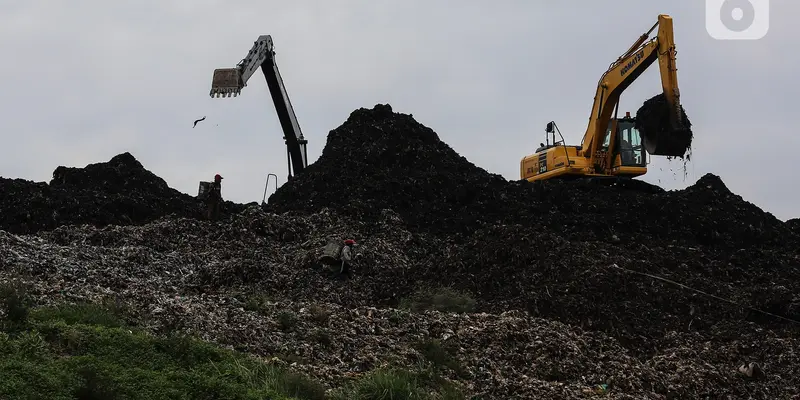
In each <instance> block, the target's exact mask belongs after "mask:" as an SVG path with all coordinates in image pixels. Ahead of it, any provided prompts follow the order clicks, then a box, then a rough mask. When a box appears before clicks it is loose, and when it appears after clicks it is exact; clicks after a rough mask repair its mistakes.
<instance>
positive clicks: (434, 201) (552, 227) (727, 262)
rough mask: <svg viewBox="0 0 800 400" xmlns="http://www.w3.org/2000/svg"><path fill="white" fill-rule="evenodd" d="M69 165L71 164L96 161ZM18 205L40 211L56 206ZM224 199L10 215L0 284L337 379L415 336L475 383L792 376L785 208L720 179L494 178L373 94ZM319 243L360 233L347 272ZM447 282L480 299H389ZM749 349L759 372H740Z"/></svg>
mask: <svg viewBox="0 0 800 400" xmlns="http://www.w3.org/2000/svg"><path fill="white" fill-rule="evenodd" d="M131 158H132V157H131ZM84 170H85V171H86V172H85V173H83V174H82V175H81V174H77V175H74V178H68V179H65V180H66V181H70V179H72V182H81V181H82V179H90V178H79V177H80V176H84V177H89V176H98V175H94V173H93V172H90V171H91V169H90V168H89V167H87V168H86V169H84ZM343 172H346V173H343ZM91 179H93V180H95V181H100V179H98V178H91ZM132 181H133V179H132ZM8 182H12V183H13V181H8V180H5V181H2V182H0V190H2V191H6V192H7V191H8V190H9V189H8V186H9V184H8ZM14 184H16V183H14ZM40 185H41V187H43V188H44V189H42V190H45V189H47V190H50V191H53V190H63V193H73V196H74V193H82V192H81V191H83V190H90V189H89V188H81V187H79V186H80V185H79V184H77V183H73V185H74V187H67V186H64V185H66V184H62V185H61V186H59V185H58V184H57V183H56V182H54V183H51V185H46V184H40ZM12 187H14V186H13V185H12ZM157 187H159V186H157V185H156V186H153V189H152V190H153V191H154V192H157ZM160 187H163V186H160ZM17 190H20V189H17ZM113 190H114V189H108V192H112V191H113ZM120 191H123V189H120ZM126 193H129V192H126ZM164 193H167V192H164ZM127 196H132V195H130V194H128V195H127ZM162 196H165V197H164V198H166V197H167V194H162ZM32 198H35V197H34V196H29V197H27V199H32ZM128 198H131V197H128ZM176 198H177V197H176ZM28 202H29V203H30V200H28ZM0 204H3V205H4V209H8V210H11V211H13V212H15V213H18V214H20V213H23V212H25V210H26V209H25V208H23V206H22V204H23V202H21V201H18V202H17V203H10V202H8V201H6V200H3V201H2V202H0ZM14 204H16V205H14ZM31 204H36V207H29V208H30V209H34V208H35V209H36V210H37V211H36V213H38V214H34V215H39V214H41V215H44V213H45V212H47V211H48V209H47V207H49V206H50V205H51V204H53V203H48V202H42V203H31ZM192 206H195V205H194V203H192ZM14 207H17V208H14ZM235 207H236V208H231V209H232V210H233V211H234V212H232V213H230V214H229V215H228V216H227V218H226V220H224V221H220V222H208V221H203V220H201V219H197V218H196V217H195V216H194V215H192V214H188V213H187V214H181V213H180V212H178V211H173V212H172V215H167V214H168V213H162V214H161V215H162V217H160V218H157V219H153V220H150V221H149V222H146V223H145V222H143V223H141V224H133V225H129V224H126V220H122V219H120V220H117V221H118V222H116V223H113V224H112V225H105V224H87V225H82V226H73V225H63V226H58V227H55V228H51V229H47V230H43V231H39V232H38V233H36V234H35V235H21V236H19V235H15V234H12V233H9V232H13V231H12V230H10V229H6V228H5V227H4V228H2V229H3V230H5V231H7V232H3V231H0V260H2V264H0V280H3V279H5V278H7V277H8V276H10V275H9V274H10V272H9V271H13V272H14V273H15V274H19V275H21V276H25V277H27V278H26V279H28V280H29V281H30V282H31V283H32V284H33V285H34V289H33V293H34V294H36V296H37V298H38V299H40V301H42V302H45V303H46V302H55V301H60V300H64V299H66V300H75V299H89V300H93V301H99V299H101V298H103V297H106V296H109V295H113V296H116V297H117V298H118V299H121V300H122V301H124V302H125V303H127V304H130V305H132V306H133V309H134V310H136V313H137V316H138V317H139V318H140V319H141V320H142V321H146V325H147V326H148V327H149V328H150V329H153V330H154V331H157V332H159V331H167V330H170V329H183V330H187V331H190V332H192V333H195V334H198V335H201V336H202V337H204V338H206V339H208V340H212V341H215V342H218V343H221V344H226V345H230V346H233V347H235V348H237V349H239V350H242V351H249V352H253V353H256V354H259V355H262V356H265V357H279V358H283V359H286V360H289V361H287V362H289V363H295V364H293V368H297V369H300V370H303V371H305V372H308V373H310V374H312V375H314V376H315V377H318V378H319V379H322V380H323V381H325V382H327V383H329V384H331V385H334V384H337V383H340V382H341V381H342V380H343V379H348V378H350V377H352V376H354V375H357V374H360V373H362V372H365V371H368V370H370V369H373V368H376V367H377V366H378V365H382V364H383V363H399V364H401V365H416V363H418V362H419V360H420V357H422V351H421V350H419V348H418V347H416V346H417V344H416V343H417V342H418V341H420V340H430V339H435V340H440V341H441V342H442V343H443V346H445V347H447V348H448V349H451V351H452V352H453V353H452V354H451V355H450V356H451V357H454V359H455V360H457V362H456V363H450V364H448V365H450V366H449V367H448V368H446V369H445V370H444V371H443V372H441V373H442V374H443V375H444V376H446V377H447V378H449V379H452V380H455V381H459V382H461V383H463V384H464V385H465V386H466V387H467V388H468V392H469V393H470V394H472V395H475V394H479V393H482V394H483V396H485V398H515V397H519V398H542V399H551V398H552V399H571V398H590V397H591V396H594V394H593V393H592V391H593V390H597V388H598V387H602V388H604V389H603V390H607V391H608V393H607V395H609V396H610V397H611V398H620V399H622V398H626V399H627V398H630V399H642V398H653V399H666V398H704V396H705V397H709V396H710V397H714V398H717V397H725V398H746V397H753V398H770V399H772V398H787V397H788V396H789V394H788V393H796V392H798V391H799V390H800V377H798V375H797V374H796V371H797V370H798V369H800V353H798V352H797V350H796V349H797V348H798V345H800V343H799V342H798V339H797V337H798V333H800V329H798V326H799V325H800V324H797V323H794V322H791V321H790V320H800V296H798V295H797V294H796V293H800V276H798V275H799V274H800V233H798V231H797V226H798V225H797V221H798V220H792V221H789V222H786V223H784V222H781V221H780V220H778V219H776V218H774V217H773V216H772V215H770V214H768V213H765V212H763V211H762V210H760V209H759V208H758V207H756V206H754V205H753V204H750V203H748V202H747V201H745V200H743V199H742V198H741V197H740V196H737V195H735V194H733V193H731V192H730V190H728V188H727V187H726V186H725V184H724V182H723V181H722V180H721V179H720V178H719V177H717V176H715V175H711V174H709V175H705V176H703V177H702V178H700V179H699V180H698V181H697V182H696V183H695V184H694V185H692V186H690V187H688V188H687V189H685V190H679V191H670V192H667V191H664V190H661V189H660V188H657V187H654V186H651V185H648V184H645V183H642V182H639V183H638V184H631V185H627V186H626V187H607V186H599V185H595V184H589V183H580V182H555V181H554V182H536V183H529V182H520V181H511V182H509V181H506V180H505V179H503V178H502V177H499V176H497V175H493V174H490V173H488V172H486V171H485V170H483V169H481V168H479V167H477V166H475V165H473V164H472V163H470V162H469V161H468V160H466V159H465V158H463V157H461V156H460V155H458V153H456V152H455V151H454V150H453V149H452V148H450V147H449V146H447V145H446V144H445V143H444V142H442V141H441V140H440V138H439V137H438V136H437V134H436V133H435V132H434V131H432V130H431V129H429V128H427V127H425V126H423V125H421V124H419V123H418V122H416V121H415V120H414V119H413V118H412V117H411V116H410V115H404V114H399V113H394V112H393V111H392V110H391V107H390V106H388V105H377V106H375V107H374V108H372V109H359V110H356V111H354V112H353V113H352V114H351V116H350V118H348V120H347V121H346V122H345V123H344V124H343V125H342V126H340V127H339V128H337V129H334V130H333V131H331V132H330V134H329V136H328V142H327V144H326V146H325V148H324V150H323V152H322V156H321V157H320V158H319V159H318V161H316V162H315V163H313V164H312V165H310V166H309V168H308V169H307V171H306V173H304V174H302V175H300V176H298V177H296V179H294V180H293V181H292V182H290V183H287V184H285V185H284V186H282V187H281V188H279V190H278V191H277V192H276V193H275V194H273V195H272V196H271V197H270V199H269V203H268V206H267V207H265V208H262V207H259V206H257V205H253V206H250V207H247V208H245V207H244V206H241V205H237V206H235ZM39 208H41V210H40V209H39ZM154 214H155V213H153V214H151V215H154ZM63 222H65V221H63V220H62V221H56V223H63ZM66 222H69V221H66ZM80 223H82V222H80ZM4 226H8V225H4ZM329 238H334V239H339V240H342V239H346V238H352V239H355V240H356V241H357V242H358V243H359V244H360V251H362V252H363V254H364V257H363V258H362V259H361V260H359V263H358V264H357V265H356V266H355V267H354V268H353V271H352V274H351V275H350V276H339V275H337V274H332V273H330V272H328V271H325V270H322V269H320V268H319V265H318V264H317V262H316V259H317V257H318V256H319V255H320V253H321V251H322V248H323V246H324V244H325V243H326V241H327V240H328V239H329ZM440 286H451V287H452V288H453V289H455V290H457V291H459V292H462V293H466V294H467V295H468V296H470V297H472V298H473V299H474V300H475V305H474V310H473V311H475V313H468V314H453V313H446V312H435V311H433V312H425V313H409V312H405V311H398V310H395V309H393V307H398V306H400V305H402V304H403V302H404V301H405V300H407V299H409V298H410V297H411V296H412V295H413V293H414V292H415V291H417V290H420V289H431V288H433V289H435V288H437V287H440ZM254 298H256V299H262V301H258V302H256V303H258V304H257V306H256V307H255V308H253V307H252V303H253V302H254V301H253V299H254ZM320 308H322V309H325V310H327V312H328V313H329V314H330V318H326V319H324V320H323V319H320V318H319V315H318V314H319V313H318V311H319V309H320ZM315 310H316V311H315ZM484 312H485V313H484ZM287 313H290V314H291V315H294V316H295V317H296V324H295V325H293V327H292V328H290V329H286V327H285V326H283V325H282V322H280V321H282V320H285V319H286V318H287V317H286V315H287ZM325 338H327V339H325ZM323 339H324V340H323ZM751 361H752V362H758V363H759V364H760V365H761V366H762V367H763V369H764V370H765V371H766V379H762V380H751V379H747V378H746V377H742V376H741V375H740V374H738V373H737V372H736V371H737V369H738V368H739V367H740V366H741V365H742V364H743V363H748V362H751ZM602 385H607V386H602Z"/></svg>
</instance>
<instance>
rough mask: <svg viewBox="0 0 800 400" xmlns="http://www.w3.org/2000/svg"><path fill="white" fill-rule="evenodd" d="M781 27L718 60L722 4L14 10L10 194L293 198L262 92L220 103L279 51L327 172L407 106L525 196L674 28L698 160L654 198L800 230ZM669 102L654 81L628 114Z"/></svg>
mask: <svg viewBox="0 0 800 400" xmlns="http://www.w3.org/2000/svg"><path fill="white" fill-rule="evenodd" d="M752 1H754V2H755V1H757V0H752ZM761 2H762V3H763V2H764V1H763V0H761ZM769 8H770V10H769V11H770V12H769V15H768V18H769V20H768V22H769V24H770V26H769V33H768V34H767V36H766V37H764V38H762V39H760V40H755V41H720V40H715V39H713V38H712V37H710V36H709V34H708V33H707V31H706V27H705V21H706V20H705V12H706V9H705V2H704V0H670V1H642V0H607V1H589V0H581V1H561V2H556V1H541V0H497V1H488V0H484V1H472V0H459V1H455V0H453V1H441V0H426V1H414V0H402V1H387V0H350V1H345V0H325V1H322V0H315V1H304V0H294V1H264V0H261V1H254V0H247V1H234V0H227V1H222V0H220V1H214V0H139V1H123V0H114V1H108V0H104V1H100V0H96V1H95V0H92V1H89V0H71V1H64V0H61V1H59V0H48V1H42V0H0V54H2V59H3V62H2V63H0V76H3V77H4V79H5V82H4V84H3V88H2V89H3V95H2V97H0V114H1V115H2V118H0V132H2V135H3V138H4V145H3V146H0V175H2V176H4V177H21V178H25V179H31V180H37V181H46V180H49V179H50V177H51V174H52V171H53V169H54V168H55V167H56V166H58V165H69V166H84V165H86V164H88V163H93V162H99V161H106V160H108V159H109V158H111V157H112V156H114V155H115V154H118V153H120V152H123V151H130V152H131V153H132V154H133V155H134V156H136V157H137V158H138V159H139V160H140V161H141V162H142V163H143V164H144V165H145V166H146V167H147V168H149V169H150V170H152V171H154V172H155V173H156V174H158V175H159V176H161V177H163V178H164V179H166V180H167V182H168V183H169V184H170V185H171V186H172V187H175V188H177V189H179V190H181V191H183V192H187V193H191V194H196V192H197V185H198V183H197V182H198V181H200V180H208V179H210V178H211V177H212V176H213V175H214V174H215V173H220V174H222V175H223V176H224V177H225V181H224V185H223V194H224V195H225V197H226V198H227V199H230V200H234V201H237V202H248V201H260V200H261V196H262V194H263V190H264V180H265V177H266V174H267V173H269V172H272V173H276V174H278V176H279V177H280V182H281V183H283V182H285V180H286V150H285V146H284V144H283V140H282V135H283V134H282V132H281V129H280V125H279V122H278V118H277V115H276V113H275V108H274V106H273V104H272V102H271V99H270V97H269V92H268V90H267V88H266V84H265V83H264V80H263V79H264V78H263V76H262V75H261V72H257V75H255V76H254V77H253V78H252V79H251V81H250V82H251V83H250V85H249V86H248V87H246V88H245V89H244V91H243V93H242V96H240V97H238V98H230V99H211V98H210V97H209V96H208V91H209V89H210V84H211V75H212V71H213V70H214V69H215V68H223V67H233V66H235V64H236V63H237V62H238V61H239V60H241V59H242V58H243V57H244V56H245V55H246V53H247V51H248V50H249V49H250V47H251V46H252V44H253V41H254V40H255V39H256V38H257V37H258V36H259V35H262V34H269V35H272V37H273V40H274V42H275V48H276V52H277V56H276V59H277V62H278V66H279V68H280V70H281V73H282V75H283V79H284V82H285V84H286V86H287V89H288V91H289V95H290V97H291V100H292V103H293V105H294V108H295V111H296V113H297V115H298V118H299V121H300V125H301V127H302V129H303V132H304V133H305V135H306V137H307V138H308V139H309V157H310V159H311V160H312V161H313V160H315V159H316V158H317V157H318V155H319V154H320V152H321V150H322V147H323V146H324V144H325V138H326V136H327V133H328V132H329V131H330V130H331V129H334V128H336V127H337V126H339V125H340V124H341V123H342V122H344V120H345V119H347V117H348V115H349V114H350V112H351V111H353V110H354V109H356V108H359V107H371V106H372V105H374V104H376V103H390V104H391V105H392V106H393V107H394V109H395V110H396V111H399V112H404V113H412V114H414V117H415V118H416V119H417V120H418V121H420V122H422V123H423V124H425V125H427V126H429V127H431V128H433V129H434V130H435V131H436V132H438V133H439V135H440V136H441V138H442V139H443V140H444V141H446V142H447V143H448V144H450V145H451V146H452V147H453V148H454V149H455V150H456V151H458V152H459V153H461V154H463V155H464V156H465V157H467V158H468V159H469V160H471V161H472V162H474V163H476V164H477V165H479V166H481V167H483V168H485V169H487V170H489V171H491V172H495V173H499V174H502V175H504V176H505V177H506V178H508V179H518V178H519V161H520V158H522V157H523V156H525V155H526V154H528V153H531V152H533V151H534V150H535V148H536V147H537V144H538V143H539V142H542V141H543V140H544V126H545V124H546V123H547V122H548V121H550V120H555V121H556V123H557V124H558V125H559V127H560V128H561V131H562V132H563V133H564V134H565V136H566V138H567V141H568V142H572V143H575V144H578V143H579V141H580V139H581V138H582V136H583V133H584V131H585V129H586V124H587V122H588V114H589V109H590V107H591V104H592V100H593V96H594V92H595V87H596V84H597V80H598V79H599V77H600V75H601V74H602V73H603V72H604V71H605V70H606V68H607V67H608V65H609V64H610V63H611V62H612V61H614V59H616V57H617V56H619V55H620V54H621V53H622V52H624V51H625V50H626V49H627V48H628V46H630V45H631V44H632V42H633V41H634V40H636V38H637V37H638V36H639V35H640V34H642V33H644V32H645V31H646V30H647V29H649V28H650V27H651V26H652V24H653V23H655V22H656V19H657V15H658V14H659V13H666V14H670V15H672V16H673V18H674V24H675V36H676V38H675V39H676V44H677V49H678V68H679V71H678V75H679V81H680V88H681V95H682V101H683V104H684V107H685V108H686V111H687V113H688V115H689V118H690V119H691V120H692V122H693V124H694V131H695V145H694V149H693V151H694V156H693V161H692V162H691V163H689V164H688V171H687V172H688V176H687V177H686V178H685V179H684V176H683V167H682V164H681V162H680V161H672V162H669V161H667V160H666V159H663V158H661V159H653V161H652V163H651V165H650V171H649V172H648V174H647V175H646V176H645V177H644V180H647V181H650V182H653V183H658V184H660V185H662V186H663V187H666V188H668V189H672V188H682V187H685V186H687V185H690V184H692V183H694V182H695V181H696V180H697V179H698V178H700V177H701V176H702V175H703V174H705V173H707V172H712V173H715V174H718V175H720V176H721V177H722V179H723V180H724V181H725V182H726V184H727V185H728V187H729V188H730V189H731V190H733V191H734V192H735V193H737V194H740V195H741V196H742V197H744V199H746V200H748V201H751V202H753V203H755V204H756V205H758V206H760V207H761V208H763V209H765V210H766V211H769V212H771V213H773V214H774V215H775V216H776V217H778V218H780V219H784V220H785V219H788V218H795V217H800V211H798V209H797V206H796V205H797V204H800V187H799V186H800V185H799V184H800V180H798V179H797V178H796V175H795V168H798V167H797V166H798V162H797V159H796V158H793V157H792V154H793V153H794V150H795V149H797V148H798V147H800V136H798V131H799V129H798V128H797V126H796V124H795V122H796V121H797V118H796V117H795V116H794V115H795V114H794V113H796V112H797V110H796V106H797V104H798V101H797V99H796V98H795V96H796V95H797V93H800V83H798V79H797V70H798V69H799V68H800V61H799V59H798V57H800V56H797V55H796V54H795V53H796V52H795V51H793V49H794V47H795V45H796V41H797V39H798V38H800V35H799V33H800V28H798V26H797V25H796V24H797V22H796V16H797V15H798V13H800V2H797V1H794V0H772V1H771V2H770V4H769ZM762 16H763V13H762ZM660 90H661V86H660V81H659V75H658V67H657V64H654V65H653V66H652V67H651V68H650V69H649V70H648V71H647V72H646V73H645V74H644V75H642V76H641V77H640V78H639V79H638V80H637V81H636V82H635V83H634V84H633V85H632V86H631V87H630V88H629V89H628V90H627V91H626V92H625V93H624V94H623V97H622V104H621V108H620V111H631V112H632V113H635V111H636V110H637V109H638V107H639V106H640V105H641V104H642V102H643V101H644V100H645V99H647V98H649V97H651V96H653V95H655V94H657V93H658V92H659V91H660ZM204 115H205V116H207V119H206V121H204V122H201V123H200V124H198V126H197V128H195V129H192V121H194V120H195V119H196V118H200V117H202V116H204ZM270 191H272V189H270Z"/></svg>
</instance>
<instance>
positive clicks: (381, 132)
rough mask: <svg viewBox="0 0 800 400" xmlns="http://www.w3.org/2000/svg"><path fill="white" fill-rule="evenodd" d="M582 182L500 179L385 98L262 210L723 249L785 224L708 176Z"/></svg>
mask: <svg viewBox="0 0 800 400" xmlns="http://www.w3.org/2000/svg"><path fill="white" fill-rule="evenodd" d="M630 185H631V186H632V187H630V188H621V187H616V186H612V187H604V186H600V185H597V184H592V183H583V182H559V181H548V182H535V183H530V182H526V181H514V182H508V181H506V180H505V179H503V178H502V177H500V176H498V175H494V174H490V173H488V172H486V171H485V170H483V169H481V168H479V167H477V166H475V165H474V164H472V163H471V162H469V161H468V160H466V159H465V158H464V157H463V156H461V155H459V154H458V153H457V152H456V151H454V150H453V149H452V148H450V147H449V146H448V145H447V144H446V143H444V142H443V141H442V140H440V138H439V137H438V135H437V134H436V132H434V131H433V130H431V129H430V128H428V127H426V126H424V125H422V124H420V123H419V122H417V121H415V120H414V118H413V117H412V116H410V115H406V114H401V113H395V112H393V111H392V109H391V106H389V105H380V104H379V105H376V106H375V107H374V108H373V109H363V108H362V109H359V110H356V111H354V112H353V113H352V114H351V115H350V117H349V118H348V119H347V121H346V122H345V123H344V124H343V125H342V126H340V127H338V128H336V129H334V130H333V131H331V132H330V134H329V135H328V141H327V143H326V145H325V148H324V149H323V152H322V155H321V157H320V158H319V159H318V160H317V161H316V162H315V163H313V164H311V165H310V166H309V167H308V169H307V170H306V171H305V173H304V174H303V175H301V176H299V177H297V178H296V179H294V180H293V181H292V182H289V183H287V184H285V185H283V186H282V187H280V188H279V189H278V190H277V191H276V192H275V193H274V194H273V195H272V196H271V197H270V198H269V206H268V210H271V211H275V212H286V211H300V212H316V211H318V210H319V209H321V208H322V207H329V208H332V209H335V210H337V211H339V212H342V213H345V214H348V215H351V216H353V217H354V218H359V219H361V220H362V221H363V222H364V223H367V224H369V223H370V221H374V220H376V219H377V218H379V216H380V213H381V210H383V209H391V210H393V211H394V212H397V213H398V214H400V216H401V217H402V218H403V220H404V222H405V223H406V224H407V226H408V227H409V229H410V230H412V231H423V232H429V233H442V234H445V235H447V236H448V237H452V236H459V235H466V234H470V233H472V232H474V231H475V230H476V229H481V228H491V227H493V226H496V225H520V226H524V227H525V228H523V229H521V232H520V234H522V233H527V232H539V233H542V234H548V235H554V236H558V237H563V238H565V239H569V240H610V239H611V238H612V237H617V238H619V240H622V241H634V242H638V243H642V244H647V243H650V242H656V243H663V242H665V241H666V242H671V243H674V244H687V245H710V244H715V245H721V246H727V247H732V248H738V247H740V246H751V245H763V246H773V245H777V246H784V245H785V243H786V242H785V241H786V237H785V236H784V234H785V233H786V232H790V230H789V229H788V228H787V227H786V226H785V224H784V223H783V222H782V221H780V220H778V219H776V218H774V217H772V216H770V215H768V214H766V213H764V212H763V211H762V210H760V209H759V208H758V207H756V206H754V205H753V204H750V203H748V202H746V201H744V200H743V199H742V198H741V197H739V196H736V195H734V194H732V193H731V192H730V191H729V190H728V189H727V188H726V187H725V185H724V183H723V182H722V181H721V180H720V179H719V177H716V176H714V175H706V176H704V177H703V178H701V179H700V180H699V181H698V182H697V184H695V185H694V186H692V187H690V188H688V189H686V190H683V191H677V192H668V193H667V192H664V191H663V190H662V189H660V188H658V187H655V186H652V185H649V184H647V183H644V182H641V181H633V182H631V183H630Z"/></svg>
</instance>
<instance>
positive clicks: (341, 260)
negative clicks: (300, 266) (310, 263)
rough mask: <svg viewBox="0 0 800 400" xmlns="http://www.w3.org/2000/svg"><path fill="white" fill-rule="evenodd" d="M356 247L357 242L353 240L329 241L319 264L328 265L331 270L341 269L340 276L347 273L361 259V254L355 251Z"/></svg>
mask: <svg viewBox="0 0 800 400" xmlns="http://www.w3.org/2000/svg"><path fill="white" fill-rule="evenodd" d="M356 246H357V244H356V241H355V240H353V239H347V240H345V241H344V242H340V241H333V240H329V241H328V244H327V245H326V246H325V249H324V250H323V251H322V256H321V257H320V258H319V262H320V264H322V265H328V266H329V268H330V267H333V268H336V267H339V273H340V274H341V273H346V272H348V269H349V267H350V266H351V265H352V264H353V261H354V260H356V259H358V258H360V257H361V253H358V252H356V250H355V247H356Z"/></svg>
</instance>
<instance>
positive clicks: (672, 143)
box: [636, 94, 694, 157]
mask: <svg viewBox="0 0 800 400" xmlns="http://www.w3.org/2000/svg"><path fill="white" fill-rule="evenodd" d="M678 108H679V109H678ZM679 113H680V114H679ZM691 127H692V123H691V122H690V121H689V118H688V117H687V116H686V111H685V110H684V109H683V106H679V107H675V106H674V105H673V106H670V104H669V103H668V102H667V99H666V96H664V94H659V95H657V96H655V97H653V98H651V99H649V100H647V101H645V102H644V104H643V105H642V107H640V108H639V110H638V111H637V112H636V129H637V130H638V131H639V132H640V133H641V135H642V143H643V144H644V148H645V150H647V152H648V153H650V154H652V155H654V156H667V157H684V156H685V154H686V152H687V151H688V150H689V148H690V147H691V146H692V138H693V136H694V134H693V133H692V129H691Z"/></svg>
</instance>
